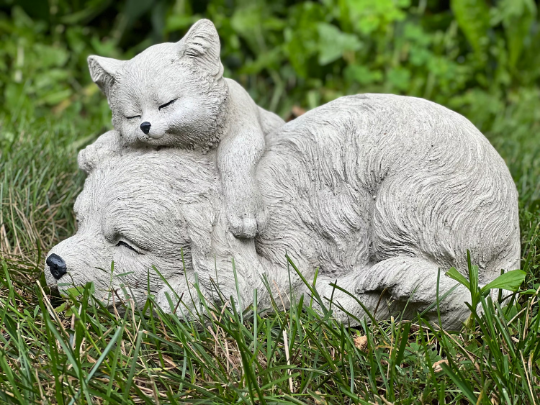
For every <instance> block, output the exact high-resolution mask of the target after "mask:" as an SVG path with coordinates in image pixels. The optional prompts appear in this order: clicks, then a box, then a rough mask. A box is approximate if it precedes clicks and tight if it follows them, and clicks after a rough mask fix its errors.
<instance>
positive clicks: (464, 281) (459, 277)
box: [445, 267, 471, 289]
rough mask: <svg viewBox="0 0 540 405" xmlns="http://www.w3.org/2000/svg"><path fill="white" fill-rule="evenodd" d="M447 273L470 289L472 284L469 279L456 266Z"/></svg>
mask: <svg viewBox="0 0 540 405" xmlns="http://www.w3.org/2000/svg"><path fill="white" fill-rule="evenodd" d="M445 274H446V275H447V276H448V277H450V278H451V279H453V280H456V281H457V282H459V283H461V284H463V285H464V286H465V287H467V289H470V287H471V286H470V283H469V280H467V279H466V278H465V277H463V275H462V274H461V273H460V272H459V271H458V270H457V269H456V268H455V267H452V268H451V269H450V270H448V271H447V272H446V273H445Z"/></svg>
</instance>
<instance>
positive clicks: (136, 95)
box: [88, 20, 284, 238]
mask: <svg viewBox="0 0 540 405" xmlns="http://www.w3.org/2000/svg"><path fill="white" fill-rule="evenodd" d="M88 66H89V69H90V74H91V76H92V79H93V80H94V82H95V83H96V84H97V85H98V86H99V87H100V89H101V90H102V91H103V93H104V94H105V95H106V96H107V100H108V102H109V105H110V107H111V110H112V116H113V119H112V121H113V125H114V128H115V130H116V131H117V133H118V135H119V136H120V137H121V138H120V142H121V144H122V145H123V147H126V148H127V147H129V148H144V147H147V146H152V147H163V146H173V147H176V148H183V149H194V150H201V151H203V152H206V151H208V150H210V149H215V148H217V150H218V153H217V157H218V161H217V164H218V169H219V170H220V174H221V179H222V182H223V192H224V195H225V199H226V204H227V207H228V219H229V224H230V227H231V230H232V232H233V233H234V234H235V235H236V236H238V237H244V238H252V237H254V236H255V234H256V233H257V230H258V229H259V228H262V227H263V226H264V223H265V211H264V206H263V204H262V201H261V200H260V193H259V191H258V189H257V184H256V182H255V181H254V175H255V167H256V164H257V162H258V161H259V159H260V157H261V155H262V152H263V150H264V136H265V134H268V133H270V132H272V131H274V130H276V129H277V128H279V127H280V126H282V125H283V124H284V122H283V120H282V119H281V118H279V117H278V116H277V115H275V114H274V113H271V112H269V111H266V110H264V109H262V108H260V107H258V106H257V105H256V104H255V102H254V101H253V100H252V99H251V97H250V96H249V94H248V93H247V92H246V91H245V90H244V89H243V88H242V87H241V86H240V85H239V84H238V83H236V82H235V81H234V80H231V79H226V78H224V77H223V66H222V64H221V60H220V43H219V36H218V33H217V31H216V28H215V26H214V24H213V23H212V22H211V21H209V20H200V21H198V22H197V23H195V24H194V25H193V26H192V27H191V29H190V30H189V32H188V33H187V34H186V35H185V37H184V38H182V40H180V41H179V42H178V43H164V44H160V45H154V46H151V47H149V48H148V49H146V50H145V51H144V52H142V53H140V54H139V55H137V56H135V57H134V58H133V59H131V60H129V61H119V60H115V59H111V58H104V57H99V56H90V57H89V58H88Z"/></svg>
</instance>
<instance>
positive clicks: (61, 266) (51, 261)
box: [45, 253, 67, 280]
mask: <svg viewBox="0 0 540 405" xmlns="http://www.w3.org/2000/svg"><path fill="white" fill-rule="evenodd" d="M45 263H47V266H49V270H50V271H51V274H52V275H53V277H54V278H55V279H57V280H60V278H61V277H62V276H63V275H64V274H66V273H67V267H66V262H65V261H64V259H62V258H61V257H60V256H58V255H57V254H54V253H53V254H51V255H50V256H49V257H47V260H46V261H45Z"/></svg>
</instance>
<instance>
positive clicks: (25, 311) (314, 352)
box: [0, 108, 540, 405]
mask: <svg viewBox="0 0 540 405" xmlns="http://www.w3.org/2000/svg"><path fill="white" fill-rule="evenodd" d="M519 114H520V112H519V111H514V110H510V109H509V110H508V111H506V112H505V114H501V117H502V118H501V123H500V125H499V128H500V129H499V130H498V131H494V132H492V133H489V134H488V136H489V137H490V140H491V141H492V142H493V144H494V145H495V146H496V147H497V148H498V150H499V152H500V153H501V154H502V156H503V157H504V158H505V160H506V161H507V164H508V165H509V167H510V170H511V172H512V175H513V177H514V179H515V181H516V184H517V186H518V190H519V192H520V222H521V231H522V254H523V260H522V266H521V267H522V269H523V270H524V271H526V272H527V279H526V281H525V283H524V284H523V285H522V286H521V289H520V291H519V292H518V293H516V294H514V295H513V296H512V297H511V298H509V299H507V300H505V301H501V300H499V301H497V302H492V301H491V300H490V299H489V298H488V299H486V298H483V299H481V301H480V302H479V306H481V307H482V310H483V311H482V313H483V314H482V315H481V316H478V315H474V322H472V323H471V326H470V327H468V328H464V329H463V330H462V331H460V332H455V333H450V332H447V331H444V330H440V329H439V328H438V327H436V326H434V325H430V324H427V323H425V322H424V321H423V320H422V319H421V318H418V319H401V318H399V317H398V318H395V319H390V320H388V321H385V322H375V321H365V320H361V322H360V324H359V326H358V327H355V328H349V327H347V325H341V324H338V323H336V322H335V321H334V320H333V319H332V317H331V313H329V312H326V313H324V314H320V313H318V312H316V311H314V310H313V309H312V305H311V303H312V300H315V301H316V300H317V297H316V294H314V296H313V297H296V299H295V301H293V302H295V304H294V305H291V307H290V308H289V309H286V308H284V306H283V305H282V304H281V302H282V301H281V299H280V297H274V306H273V308H272V309H271V310H269V311H266V312H265V313H261V312H260V311H259V310H258V309H257V308H254V307H250V308H248V309H247V310H246V311H244V312H243V313H240V312H239V311H238V310H237V309H236V308H235V306H234V301H231V300H227V301H228V302H227V304H226V305H225V306H223V307H221V308H217V307H214V306H212V305H211V304H210V303H206V305H205V306H203V307H202V308H201V310H200V313H198V314H197V315H196V317H197V319H198V321H197V322H190V323H187V322H183V321H182V320H181V319H182V316H181V311H183V310H185V309H183V308H182V307H180V308H178V311H177V315H168V314H164V313H163V312H162V311H161V310H160V309H159V308H157V307H156V306H155V303H154V301H153V300H152V299H149V300H148V302H147V304H146V308H145V309H144V310H138V309H136V308H133V306H131V305H130V303H129V302H126V303H125V306H124V307H123V308H120V310H119V311H113V312H111V311H109V310H107V309H105V308H102V307H101V306H100V305H99V304H98V303H97V302H95V301H94V300H93V298H92V295H91V288H90V287H89V286H88V287H86V288H85V289H84V290H82V291H73V292H72V294H71V296H70V297H68V298H60V297H58V296H55V295H54V294H51V292H50V291H48V290H47V289H46V287H45V283H44V280H43V277H42V269H43V261H44V252H47V251H48V249H50V248H51V247H52V246H53V245H54V244H56V243H57V242H58V241H59V240H61V239H63V238H65V237H67V236H68V235H70V234H71V233H72V232H74V220H73V217H72V206H73V202H74V198H75V196H76V195H77V194H78V192H79V191H80V189H81V187H82V184H83V180H84V176H83V175H82V174H81V173H79V172H78V170H77V167H76V159H75V157H76V151H77V150H78V149H80V148H81V147H82V146H84V145H85V144H86V143H88V142H90V141H91V140H92V139H93V138H95V136H97V135H98V134H99V133H100V132H102V131H104V130H105V125H104V122H106V116H104V115H100V114H97V113H96V114H92V115H89V116H80V115H79V114H78V113H77V111H76V110H74V109H70V108H68V109H66V110H65V111H63V112H62V113H61V114H60V115H53V114H51V115H50V116H49V117H48V118H30V117H28V116H27V115H25V114H24V111H17V110H14V111H12V113H11V114H10V115H4V116H2V117H0V202H1V204H2V205H1V212H0V255H1V260H0V263H1V264H0V265H1V269H0V271H1V273H2V277H1V282H2V286H1V289H0V317H1V327H0V328H1V333H0V369H1V370H2V372H1V373H0V402H2V403H10V404H11V403H13V404H33V403H39V404H49V403H50V404H75V403H77V404H79V403H94V404H139V403H147V404H178V403H186V402H187V403H204V404H208V403H226V404H230V403H244V404H252V403H257V404H276V403H307V404H389V403H395V404H413V403H414V404H416V403H423V404H428V403H429V404H436V403H441V404H442V403H448V404H464V403H473V404H533V405H540V399H539V398H540V316H539V314H538V308H539V305H538V294H539V293H538V291H539V288H540V284H539V283H540V282H539V280H538V275H539V271H538V266H539V265H540V253H539V251H538V247H539V246H540V243H539V235H540V234H539V218H540V215H539V212H538V211H539V210H540V191H539V183H538V179H540V159H539V156H540V142H539V141H540V139H539V136H537V135H535V134H536V133H537V130H538V128H540V119H538V120H533V121H532V124H529V125H528V126H525V125H522V126H520V125H518V124H516V126H515V127H511V128H509V127H507V126H504V125H506V124H504V122H517V121H516V120H517V118H516V117H518V118H519ZM104 117H105V118H104ZM502 121H504V122H502ZM495 127H496V125H495ZM96 129H97V130H96ZM444 270H448V269H444ZM291 271H293V270H292V269H291ZM434 288H436V286H434ZM326 305H327V303H326Z"/></svg>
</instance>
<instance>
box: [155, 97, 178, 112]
mask: <svg viewBox="0 0 540 405" xmlns="http://www.w3.org/2000/svg"><path fill="white" fill-rule="evenodd" d="M176 100H178V99H177V98H175V99H174V100H171V101H168V102H166V103H165V104H161V105H160V106H159V109H160V110H161V109H162V108H165V107H168V106H170V105H171V104H172V103H174V102H175V101H176Z"/></svg>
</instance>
